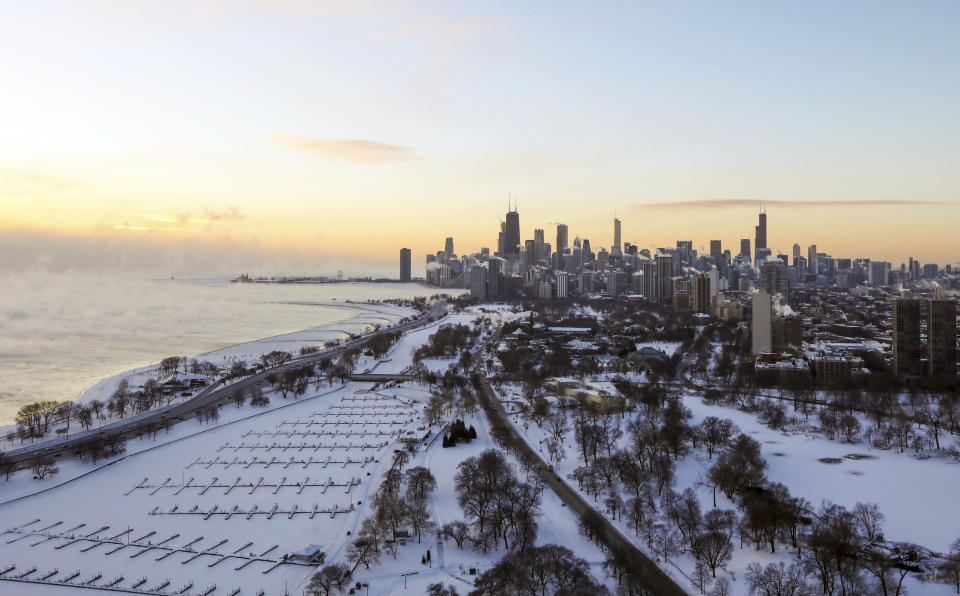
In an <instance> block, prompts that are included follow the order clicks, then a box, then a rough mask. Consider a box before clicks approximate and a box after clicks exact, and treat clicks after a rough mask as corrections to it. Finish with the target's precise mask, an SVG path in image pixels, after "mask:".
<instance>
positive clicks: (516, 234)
mask: <svg viewBox="0 0 960 596" xmlns="http://www.w3.org/2000/svg"><path fill="white" fill-rule="evenodd" d="M519 254H520V213H519V212H517V211H516V210H512V211H507V222H506V226H505V227H504V230H503V256H504V257H505V258H510V257H514V258H515V257H517V256H518V255H519Z"/></svg>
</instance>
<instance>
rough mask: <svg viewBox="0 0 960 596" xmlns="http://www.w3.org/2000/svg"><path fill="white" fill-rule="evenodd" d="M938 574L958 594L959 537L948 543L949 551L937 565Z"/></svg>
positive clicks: (959, 576) (959, 569) (959, 577)
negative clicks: (951, 585)
mask: <svg viewBox="0 0 960 596" xmlns="http://www.w3.org/2000/svg"><path fill="white" fill-rule="evenodd" d="M937 572H938V575H939V577H940V578H941V579H944V580H946V581H948V582H950V583H951V584H953V586H954V587H955V588H956V589H957V594H960V538H957V539H956V540H954V541H953V544H951V545H950V552H949V553H947V555H946V556H945V557H944V558H943V562H942V563H940V565H939V566H938V567H937Z"/></svg>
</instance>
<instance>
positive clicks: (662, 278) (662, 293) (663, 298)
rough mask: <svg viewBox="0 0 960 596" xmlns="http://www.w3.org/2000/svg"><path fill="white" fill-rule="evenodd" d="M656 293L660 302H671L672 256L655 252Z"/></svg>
mask: <svg viewBox="0 0 960 596" xmlns="http://www.w3.org/2000/svg"><path fill="white" fill-rule="evenodd" d="M657 294H658V295H659V297H660V304H665V305H668V306H669V305H671V304H673V257H672V256H670V255H668V254H666V253H662V252H659V253H657Z"/></svg>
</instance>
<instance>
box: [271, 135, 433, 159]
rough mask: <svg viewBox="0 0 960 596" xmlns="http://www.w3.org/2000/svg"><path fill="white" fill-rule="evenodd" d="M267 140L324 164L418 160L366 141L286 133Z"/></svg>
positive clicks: (395, 148)
mask: <svg viewBox="0 0 960 596" xmlns="http://www.w3.org/2000/svg"><path fill="white" fill-rule="evenodd" d="M267 138H268V139H269V140H270V141H272V142H273V143H275V144H277V145H280V146H281V147H286V148H288V149H293V150H295V151H301V152H303V153H309V154H310V155H313V156H315V157H319V158H321V159H324V160H326V161H345V162H351V163H388V162H393V161H410V160H413V159H420V158H419V157H418V156H417V155H416V154H415V153H414V152H413V151H411V150H410V149H409V148H407V147H400V146H399V145H391V144H389V143H381V142H379V141H367V140H363V139H311V138H309V137H302V136H299V135H293V134H288V133H282V132H278V133H272V134H269V135H267Z"/></svg>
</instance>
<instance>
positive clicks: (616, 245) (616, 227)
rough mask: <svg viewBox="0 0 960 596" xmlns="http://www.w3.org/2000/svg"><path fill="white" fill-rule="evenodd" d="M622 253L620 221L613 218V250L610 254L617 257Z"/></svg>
mask: <svg viewBox="0 0 960 596" xmlns="http://www.w3.org/2000/svg"><path fill="white" fill-rule="evenodd" d="M622 251H623V242H622V241H621V238H620V220H619V219H617V218H616V217H614V218H613V250H611V251H610V252H611V254H615V255H619V254H621V252H622Z"/></svg>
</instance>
